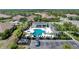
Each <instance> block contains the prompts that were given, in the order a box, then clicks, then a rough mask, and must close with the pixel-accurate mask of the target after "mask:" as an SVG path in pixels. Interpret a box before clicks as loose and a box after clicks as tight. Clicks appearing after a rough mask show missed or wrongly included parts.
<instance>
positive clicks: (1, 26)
mask: <svg viewBox="0 0 79 59" xmlns="http://www.w3.org/2000/svg"><path fill="white" fill-rule="evenodd" d="M13 27H14V24H11V23H0V32H4V31H5V30H6V29H11V28H13Z"/></svg>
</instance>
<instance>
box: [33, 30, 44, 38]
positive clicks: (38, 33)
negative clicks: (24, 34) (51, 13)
mask: <svg viewBox="0 0 79 59" xmlns="http://www.w3.org/2000/svg"><path fill="white" fill-rule="evenodd" d="M42 33H45V31H44V30H42V29H34V32H33V36H34V37H40V36H42Z"/></svg>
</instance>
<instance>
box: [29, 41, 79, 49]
mask: <svg viewBox="0 0 79 59" xmlns="http://www.w3.org/2000/svg"><path fill="white" fill-rule="evenodd" d="M35 42H36V41H35V40H31V43H30V46H29V48H30V49H63V45H64V44H69V45H70V46H72V48H73V49H79V43H78V42H76V41H74V40H40V46H39V47H36V46H35Z"/></svg>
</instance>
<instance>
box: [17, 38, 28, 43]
mask: <svg viewBox="0 0 79 59" xmlns="http://www.w3.org/2000/svg"><path fill="white" fill-rule="evenodd" d="M17 43H18V44H28V43H29V39H27V38H26V37H22V38H21V39H19V40H18V42H17Z"/></svg>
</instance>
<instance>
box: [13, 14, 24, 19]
mask: <svg viewBox="0 0 79 59" xmlns="http://www.w3.org/2000/svg"><path fill="white" fill-rule="evenodd" d="M21 18H24V16H21V15H16V16H14V17H13V18H12V19H13V20H20V19H21Z"/></svg>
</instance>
